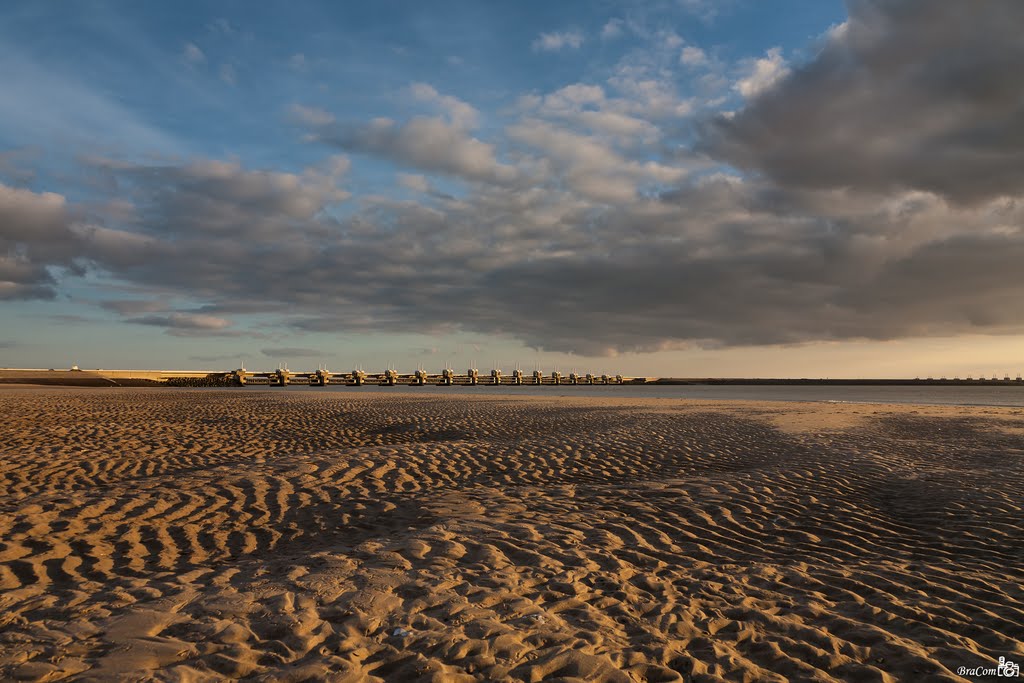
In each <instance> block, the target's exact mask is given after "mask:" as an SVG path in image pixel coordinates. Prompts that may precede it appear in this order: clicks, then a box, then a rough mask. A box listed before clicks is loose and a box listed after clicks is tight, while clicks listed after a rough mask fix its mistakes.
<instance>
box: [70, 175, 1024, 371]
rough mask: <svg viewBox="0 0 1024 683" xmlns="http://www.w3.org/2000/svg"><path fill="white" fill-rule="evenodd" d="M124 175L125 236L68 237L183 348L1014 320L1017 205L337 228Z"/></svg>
mask: <svg viewBox="0 0 1024 683" xmlns="http://www.w3.org/2000/svg"><path fill="white" fill-rule="evenodd" d="M116 175H117V182H118V183H122V184H123V185H124V186H125V187H127V188H129V192H128V196H129V197H131V198H132V199H133V202H134V204H135V206H136V207H137V213H138V215H139V217H138V221H139V226H138V227H137V228H136V230H137V232H132V231H127V230H120V229H118V230H114V229H112V228H103V229H102V230H104V231H106V232H100V229H99V228H95V229H93V230H91V231H83V230H80V229H77V228H76V229H73V230H72V229H69V232H70V234H72V235H76V236H77V237H76V238H77V239H79V240H80V246H81V249H82V251H83V253H87V254H89V259H90V263H92V264H93V266H92V267H96V268H101V269H104V270H106V271H108V272H109V273H111V274H113V275H114V276H116V277H118V278H120V279H122V280H126V281H129V282H131V283H132V285H133V286H134V287H135V288H136V289H137V290H138V288H141V291H144V290H145V288H146V287H150V288H152V290H153V291H154V292H161V295H159V296H153V297H151V299H136V300H129V301H118V302H112V301H106V302H103V303H102V304H101V305H102V306H104V307H105V308H107V309H109V310H113V311H115V312H118V313H121V314H123V315H126V316H133V317H128V318H126V321H127V322H130V323H134V324H141V325H150V326H157V327H162V328H164V329H165V330H167V331H168V333H169V334H173V335H177V336H210V335H215V336H231V335H239V334H242V332H240V331H239V330H240V329H244V328H240V327H238V326H236V325H233V324H232V323H231V320H232V319H237V318H238V316H244V315H249V314H262V315H263V316H268V315H270V316H274V317H275V319H276V321H277V322H276V324H275V326H276V327H277V328H278V329H280V328H282V327H283V328H285V329H286V328H287V327H288V326H293V327H295V328H297V329H303V330H307V331H326V332H343V333H346V334H352V333H381V332H389V331H397V332H420V333H451V332H458V331H468V332H475V333H487V334H496V335H506V336H509V337H512V338H516V339H520V340H523V341H524V342H526V343H527V344H529V345H532V346H535V347H538V348H543V349H549V350H557V351H570V352H576V353H579V354H583V355H604V354H613V353H618V352H624V351H650V350H658V349H664V348H672V347H674V346H679V345H685V344H688V343H698V344H702V345H708V346H717V345H723V344H724V345H730V344H771V343H799V342H804V341H809V340H844V339H863V338H870V339H890V338H895V337H900V336H906V335H911V334H956V333H960V332H965V331H973V332H983V331H1008V330H1010V329H1015V328H1019V327H1020V325H1021V316H1020V311H1019V307H1018V306H1016V305H1015V304H1013V303H1012V302H1013V301H1014V300H1021V298H1022V297H1024V282H1022V281H1021V278H1020V277H1019V276H1018V274H1017V273H1018V271H1019V266H1018V264H1019V262H1020V256H1024V236H1022V235H1021V233H1020V230H1019V229H1018V228H1019V226H1020V225H1021V223H1022V219H1024V203H1021V202H1018V201H1015V200H1007V199H1001V200H993V201H991V202H986V203H983V204H980V205H972V206H960V207H958V206H951V205H949V204H947V203H946V202H945V201H944V200H942V199H941V198H939V197H936V196H935V195H931V194H925V193H910V194H898V195H888V194H877V193H876V194H865V193H859V192H852V191H848V190H813V189H787V188H785V187H782V186H780V185H778V184H776V183H772V182H770V181H767V180H751V179H748V180H741V179H739V178H736V177H728V176H720V177H711V178H705V179H697V180H692V181H690V182H688V183H686V184H684V185H681V186H680V187H678V188H676V190H674V191H673V192H671V193H667V194H665V195H664V196H663V197H661V198H660V199H656V200H637V201H633V202H627V203H623V204H621V205H615V206H609V205H606V204H602V205H595V204H591V203H588V202H587V201H584V200H581V199H580V198H579V197H578V196H576V195H574V194H573V193H571V192H569V191H567V190H563V189H559V188H551V187H535V188H531V189H527V190H511V189H507V188H502V187H484V188H479V189H478V190H477V191H476V192H475V193H474V194H472V195H471V196H469V197H467V198H466V199H463V200H460V201H434V202H432V203H429V204H419V203H414V202H405V201H391V200H383V199H375V200H373V201H368V202H364V204H363V206H362V208H360V209H358V210H356V211H353V212H352V213H351V215H350V216H348V217H346V218H344V219H337V218H332V217H330V216H329V215H328V214H326V213H324V212H323V211H322V210H321V209H322V208H323V207H327V206H329V205H331V204H332V203H334V202H336V201H337V197H339V196H342V195H341V194H339V191H338V190H337V188H336V187H335V186H334V184H332V183H330V182H326V180H325V179H324V178H323V177H318V176H316V175H315V174H311V175H305V174H304V175H303V176H301V177H296V180H294V181H293V180H285V179H278V180H271V179H270V178H269V177H268V176H262V175H259V174H254V173H253V172H251V171H247V170H245V169H242V168H239V167H236V166H231V167H229V168H224V169H221V175H220V177H219V180H218V182H217V183H215V184H214V185H213V186H212V187H210V188H208V189H203V186H202V185H203V184H202V183H198V182H196V178H197V177H198V178H203V177H207V176H208V171H206V170H203V169H202V168H200V167H196V166H192V167H181V168H177V169H166V168H165V169H157V170H156V171H154V172H149V171H147V170H146V169H145V168H144V167H131V168H125V169H122V170H119V171H117V172H116ZM267 183H270V187H273V186H274V184H275V183H283V184H284V185H285V186H288V187H290V188H291V192H292V193H293V194H294V195H296V196H293V197H285V196H284V193H282V194H281V196H280V198H279V199H274V198H273V197H270V198H268V197H266V196H264V197H262V199H261V202H260V203H259V208H258V210H255V209H253V208H252V206H251V205H250V203H249V201H248V199H247V197H248V196H249V193H250V192H255V191H257V190H253V189H251V188H252V186H253V185H255V187H256V188H260V187H262V188H263V189H262V190H259V191H261V192H266V191H267V189H268V186H267ZM236 185H237V186H236ZM182 188H185V189H187V190H188V191H182ZM246 188H249V189H246ZM211 206H215V207H216V208H215V210H214V211H213V212H212V213H213V217H212V218H211V217H208V216H207V215H206V214H205V213H204V211H205V210H208V209H210V207H211ZM169 216H192V217H193V218H194V220H195V223H192V224H189V225H182V226H180V227H176V223H175V222H174V221H172V220H170V219H169V218H168V217H169ZM205 221H214V222H213V223H212V224H209V225H208V224H207V223H206V222H205ZM121 227H125V226H121ZM143 231H145V234H143ZM97 235H101V236H103V235H105V236H104V237H102V239H100V238H97ZM166 292H177V293H179V294H180V295H181V296H182V297H188V298H191V299H193V300H196V301H205V302H206V304H205V305H203V306H201V307H200V306H197V307H193V308H192V309H190V310H187V311H167V310H166V309H164V308H158V305H157V304H156V303H155V302H156V301H158V300H160V298H161V297H162V296H164V293H166ZM260 324H261V327H262V328H264V329H272V328H273V327H274V326H272V327H271V328H267V327H266V324H265V323H262V322H261V323H260ZM250 334H252V333H251V332H250ZM265 351H266V352H268V353H271V354H273V355H278V356H280V355H284V356H287V355H298V354H295V353H281V352H282V351H304V352H305V351H309V352H312V350H310V349H285V348H274V349H271V348H269V347H268V348H267V349H265Z"/></svg>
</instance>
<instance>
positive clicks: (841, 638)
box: [0, 387, 1024, 681]
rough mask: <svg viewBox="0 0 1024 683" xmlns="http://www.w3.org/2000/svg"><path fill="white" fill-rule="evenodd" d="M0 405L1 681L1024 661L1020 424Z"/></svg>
mask: <svg viewBox="0 0 1024 683" xmlns="http://www.w3.org/2000/svg"><path fill="white" fill-rule="evenodd" d="M563 393H571V391H561V390H557V389H553V390H552V397H551V398H550V399H548V398H530V399H528V398H517V397H507V396H502V397H499V396H497V395H496V396H495V397H467V396H462V397H460V396H459V393H458V389H454V390H453V391H452V393H451V398H446V397H440V398H439V397H437V396H436V395H432V396H429V397H417V396H415V395H409V394H407V393H405V394H387V393H382V392H374V391H369V390H358V389H352V390H340V391H330V392H326V391H325V392H322V393H317V392H310V391H302V392H291V391H285V392H281V391H279V390H278V391H274V390H269V391H268V390H258V389H243V390H234V391H186V390H171V389H152V390H139V389H134V390H133V389H72V388H59V389H58V388H42V389H41V388H20V387H7V388H2V389H0V416H2V419H0V495H2V497H0V679H4V680H7V679H11V678H18V679H23V680H58V679H62V678H65V677H72V678H76V679H78V680H97V681H110V680H150V679H152V678H156V679H158V680H191V681H205V680H210V681H214V680H223V679H224V678H226V677H247V676H248V677H252V679H253V680H275V681H277V680H293V681H303V680H324V679H326V680H346V681H347V680H353V681H355V680H381V679H383V680H416V679H422V680H438V681H441V680H444V681H463V680H465V681H471V680H519V679H522V680H528V681H538V680H555V679H560V680H580V681H583V680H585V681H599V680H606V681H633V680H649V681H673V680H686V681H690V680H693V681H716V680H730V681H781V680H786V679H788V680H794V681H804V680H820V681H830V680H863V681H887V680H959V677H958V676H957V675H956V671H957V668H958V667H960V666H970V667H975V666H986V667H988V666H994V662H995V660H996V659H998V657H1000V656H1006V657H1008V658H1009V659H1011V660H1015V661H1017V662H1018V663H1024V645H1022V641H1024V512H1022V507H1024V411H1022V410H1020V409H1010V408H1007V409H995V408H991V409H980V408H975V409H965V408H953V409H951V408H925V407H914V406H903V407H897V406H867V405H859V406H858V405H827V404H778V403H776V404H755V403H720V404H713V403H699V402H693V401H682V400H648V401H644V402H636V401H617V400H613V399H609V400H596V399H574V398H558V397H557V394H563Z"/></svg>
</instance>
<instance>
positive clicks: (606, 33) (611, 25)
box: [601, 19, 623, 40]
mask: <svg viewBox="0 0 1024 683" xmlns="http://www.w3.org/2000/svg"><path fill="white" fill-rule="evenodd" d="M622 26H623V21H622V19H609V20H608V23H606V24H605V25H604V27H603V28H602V29H601V38H602V39H603V40H613V39H615V38H618V37H619V36H621V35H622Z"/></svg>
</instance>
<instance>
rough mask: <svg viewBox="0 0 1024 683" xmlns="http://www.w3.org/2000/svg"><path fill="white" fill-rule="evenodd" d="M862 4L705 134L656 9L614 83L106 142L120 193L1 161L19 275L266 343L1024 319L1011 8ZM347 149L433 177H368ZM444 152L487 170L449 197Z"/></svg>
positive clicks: (787, 339) (455, 173)
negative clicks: (159, 144)
mask: <svg viewBox="0 0 1024 683" xmlns="http://www.w3.org/2000/svg"><path fill="white" fill-rule="evenodd" d="M850 7H851V17H850V20H849V22H848V25H847V28H846V29H844V30H835V31H831V32H829V33H828V35H827V36H826V37H825V38H823V39H822V40H824V41H825V42H824V44H823V45H822V46H821V48H820V50H818V51H816V52H814V53H813V54H812V55H811V56H810V57H809V58H808V61H807V63H805V64H793V65H790V66H789V67H788V68H790V69H791V70H792V72H791V73H790V75H789V76H787V77H785V78H782V79H781V80H778V81H777V82H775V83H774V85H772V86H770V87H767V88H766V89H763V90H761V91H760V93H759V94H757V95H756V96H753V97H751V98H750V99H747V100H746V102H745V103H744V104H743V105H742V107H741V108H740V109H738V110H737V111H736V112H735V115H734V116H733V117H732V118H731V119H730V118H724V117H716V118H714V119H713V120H712V121H710V122H707V123H703V124H702V125H701V126H698V127H697V129H696V130H695V131H691V130H690V129H689V128H688V126H689V124H691V123H692V122H693V121H694V118H693V112H694V108H695V107H697V108H699V107H703V106H706V105H703V104H694V103H693V102H692V98H691V97H689V95H687V96H685V97H684V96H681V95H680V92H681V91H680V90H678V89H677V84H676V83H675V82H674V80H673V79H672V78H670V77H666V76H665V75H664V74H662V73H661V70H662V69H666V68H669V67H671V68H673V69H681V67H680V66H679V59H680V54H681V49H682V48H681V46H678V45H677V46H676V47H674V48H672V49H671V50H670V49H669V47H668V44H669V43H672V42H673V40H672V38H671V35H670V34H669V33H666V32H662V33H657V32H652V34H651V36H650V41H649V42H650V43H651V44H652V45H654V44H655V43H656V44H657V46H656V47H651V48H650V50H648V51H647V52H646V53H645V54H644V55H636V56H635V58H631V59H630V60H626V61H624V62H622V63H620V64H619V65H617V66H616V67H615V69H614V72H613V73H612V74H611V75H610V76H609V78H607V79H606V80H604V81H600V82H588V83H570V84H567V85H566V86H565V87H562V88H554V89H553V90H552V91H551V92H545V93H532V94H529V95H527V96H524V97H523V98H522V99H521V102H520V106H519V107H518V108H516V109H512V110H511V113H510V114H508V116H509V117H510V118H509V120H507V121H503V122H502V123H503V124H504V125H500V126H493V125H492V126H477V127H475V128H470V127H471V126H475V125H477V122H478V117H477V116H476V114H475V112H476V109H475V107H473V105H472V104H470V103H467V102H462V101H461V100H458V99H456V98H453V97H451V96H450V95H445V94H441V93H439V92H438V91H437V90H436V89H435V88H433V87H432V86H426V85H422V84H420V85H414V86H413V87H412V88H411V89H410V90H409V91H406V95H407V97H406V99H407V100H408V99H410V98H413V99H416V102H417V106H427V107H431V108H433V110H436V111H433V112H432V115H431V116H419V117H413V118H411V119H409V120H406V121H396V120H391V119H383V118H382V119H376V120H371V121H368V122H365V123H346V122H338V121H335V120H334V118H333V117H332V116H330V115H329V114H327V113H326V112H318V111H314V110H309V111H303V110H293V111H292V112H291V116H292V117H294V119H295V120H296V121H297V122H298V123H299V124H300V125H301V126H302V127H303V129H304V130H305V131H306V132H308V133H309V135H310V138H309V146H308V147H307V148H306V149H305V150H304V153H305V154H315V153H316V152H317V151H319V152H322V153H323V154H324V158H323V159H321V160H319V161H317V162H315V163H311V165H309V166H308V167H307V168H305V169H303V170H298V171H295V172H290V173H285V172H280V171H277V170H274V169H271V168H255V167H251V166H247V165H243V164H242V163H240V162H237V161H223V160H217V159H204V158H194V159H191V160H189V161H176V160H173V159H172V158H170V157H163V160H161V161H152V160H150V161H147V162H139V161H134V162H132V161H114V160H109V159H97V158H93V159H89V160H87V161H86V162H84V163H85V164H86V166H85V169H84V172H83V173H84V174H87V175H88V176H89V178H90V179H93V180H95V181H96V183H95V185H94V187H96V188H97V189H95V190H94V193H95V194H102V193H104V192H107V193H109V196H108V197H99V198H97V197H90V202H89V203H88V204H87V205H86V204H78V203H76V202H75V201H72V200H71V199H70V197H72V196H73V195H71V194H70V193H69V197H67V198H66V197H64V196H61V195H56V194H53V195H48V194H46V193H40V192H31V191H28V190H21V189H15V188H10V187H6V186H0V240H3V242H2V243H0V254H6V258H7V259H8V262H5V264H4V265H3V266H0V268H5V269H6V270H3V271H2V272H3V273H4V275H2V276H0V281H2V282H3V283H4V284H3V285H2V286H4V287H7V288H8V289H10V287H12V286H13V287H16V288H19V291H17V292H15V293H14V294H13V296H18V297H22V298H24V297H25V296H33V295H35V296H38V295H49V296H55V295H57V294H58V293H60V292H61V291H62V288H63V286H64V285H63V284H62V283H63V282H66V281H68V280H70V279H71V278H72V277H74V275H72V273H81V272H85V271H86V270H89V271H93V270H95V271H98V272H100V273H101V274H102V276H103V278H105V280H106V281H107V282H109V283H113V284H116V285H118V286H121V287H122V289H121V290H120V291H125V292H129V294H125V295H123V296H124V297H131V300H132V301H137V302H138V303H130V304H129V303H118V304H114V303H111V300H112V299H115V298H118V299H121V298H122V297H121V295H111V294H104V295H102V300H103V303H101V304H100V305H103V306H104V307H105V308H106V309H107V310H113V311H114V312H116V313H119V314H122V315H125V316H128V319H129V320H131V321H132V322H134V323H137V324H141V325H151V326H156V327H157V328H163V329H166V330H168V332H169V333H170V334H175V335H221V336H227V335H235V336H241V335H243V334H244V335H245V336H255V333H254V332H251V331H250V330H254V329H256V324H257V323H258V325H259V329H260V330H263V331H264V332H266V333H270V332H273V333H274V336H273V337H270V338H268V340H267V341H265V342H263V343H264V344H272V345H276V344H280V343H281V342H280V341H279V340H280V339H283V338H285V337H283V336H281V335H282V332H293V331H295V330H308V331H321V332H337V331H342V332H344V333H346V334H353V335H354V334H362V333H368V334H387V333H391V332H395V333H416V334H422V335H429V334H439V335H441V334H443V335H446V336H447V335H459V336H462V335H466V336H467V337H469V336H470V335H472V338H477V339H479V338H480V337H478V336H477V335H489V338H492V339H493V338H506V339H516V340H519V341H521V342H523V343H526V344H528V345H531V346H534V347H537V348H539V349H547V350H552V351H561V352H575V353H579V354H584V355H600V354H609V355H611V354H616V353H625V352H631V351H653V350H661V349H671V348H681V347H684V346H687V345H695V344H696V345H704V346H709V347H714V346H723V345H761V344H797V343H803V342H809V341H819V340H854V339H896V338H900V337H907V336H920V335H955V334H963V333H991V334H999V333H1021V332H1024V318H1022V317H1021V314H1020V306H1019V303H1018V302H1019V301H1021V300H1022V298H1024V280H1022V279H1021V278H1020V275H1019V271H1020V265H1019V264H1020V263H1021V261H1022V258H1024V228H1022V226H1024V187H1022V184H1021V183H1022V171H1021V170H1020V169H1021V168H1024V166H1022V165H1021V164H1020V163H1019V162H1020V160H1021V158H1020V157H1021V145H1019V144H1018V142H1020V140H1019V138H1020V135H1019V130H1018V129H1017V128H1015V127H1014V126H1013V125H1012V124H1013V122H1014V121H1016V120H1019V119H1015V118H1014V116H1017V115H1018V113H1019V111H1020V108H1021V106H1022V105H1021V102H1022V101H1024V100H1022V98H1021V88H1022V87H1024V86H1022V84H1021V83H1020V80H1019V78H1016V77H1015V76H1013V75H1012V74H1015V72H1014V70H1013V69H1012V68H1011V67H1009V66H1006V65H1004V64H1003V60H1006V61H1010V62H1014V63H1017V62H1024V59H1015V57H1017V56H1018V55H1020V53H1019V52H1018V50H1024V48H1019V47H1018V46H1017V42H1018V41H1016V40H1015V38H1016V36H1013V38H1014V40H1011V36H1010V33H1012V31H1010V30H1009V29H1006V28H1005V27H1006V26H1014V25H1019V24H1020V22H1017V23H1016V24H1014V22H1013V21H1012V20H1013V19H1014V18H1016V12H1017V10H1016V9H1014V8H1015V7H1016V5H1005V4H1000V3H995V2H993V3H986V4H984V5H980V4H977V5H972V7H973V8H974V9H973V11H972V12H970V16H971V17H972V20H973V21H974V22H975V23H973V24H971V23H969V22H967V21H966V20H965V17H966V16H967V14H966V13H967V12H968V11H967V10H961V9H959V8H960V5H956V4H953V3H949V4H946V3H941V2H936V3H935V4H931V3H929V4H928V5H927V6H926V5H923V4H917V3H915V2H910V1H909V0H907V1H905V2H902V3H885V4H882V3H867V2H853V3H851V5H850ZM925 7H928V8H934V9H935V11H934V12H933V11H928V12H925V11H923V8H925ZM979 8H980V9H979ZM968 26H970V27H981V28H983V29H985V30H986V31H987V36H986V38H985V39H984V41H983V40H982V39H981V38H976V37H974V36H973V28H972V30H970V31H968V30H967V29H966V28H965V27H968ZM982 42H984V43H985V45H981V43H982ZM988 43H991V46H989V45H988ZM950 45H952V46H954V47H957V48H958V49H957V50H950V49H949V46H950ZM959 48H970V50H972V51H973V52H969V53H970V54H973V55H974V56H975V61H973V62H968V61H965V58H964V54H965V52H964V50H963V49H959ZM794 54H797V53H794ZM779 56H780V57H781V53H779ZM1020 56H1021V57H1024V55H1020ZM771 58H772V55H771V53H769V54H768V56H767V57H766V59H769V61H770V60H771ZM712 61H713V60H712ZM749 66H750V67H751V72H750V74H745V75H752V74H753V72H754V71H755V69H754V68H753V67H754V65H753V64H751V65H749ZM718 67H719V65H718V64H717V62H715V63H713V64H712V65H711V66H710V67H709V68H707V69H702V71H701V74H702V75H703V74H704V73H705V72H707V71H715V70H716V69H717V68H718ZM672 73H675V72H672ZM725 73H727V72H725ZM730 86H731V84H730V83H727V84H726V85H725V86H724V88H725V89H726V90H728V88H729V87H730ZM752 87H753V86H752ZM755 89H756V88H755ZM447 98H451V99H447ZM737 99H738V98H737ZM463 105H464V106H463ZM698 110H699V109H698ZM501 115H504V114H501ZM471 131H472V132H471ZM694 136H697V142H698V143H699V144H698V145H697V148H696V149H694V148H693V147H692V146H691V144H692V141H693V139H694ZM339 149H341V150H345V151H346V152H351V153H358V154H362V155H368V156H372V157H375V158H377V159H384V160H389V161H391V162H393V163H394V164H395V165H397V166H398V167H399V168H392V169H385V170H383V171H382V173H383V175H380V172H378V176H376V177H378V178H383V180H384V185H385V186H387V185H388V183H389V182H390V181H391V179H392V178H393V177H395V178H396V179H397V182H398V183H399V184H401V185H403V186H404V187H406V188H410V189H413V190H415V191H416V192H421V193H422V194H413V193H410V192H405V191H398V192H395V193H394V196H387V195H384V194H362V195H360V196H359V197H357V198H356V201H348V200H349V194H348V192H349V191H348V189H347V188H346V187H344V183H345V182H346V179H347V178H348V172H349V160H348V157H347V156H344V155H341V156H328V155H330V154H331V153H332V152H337V151H338V150H339ZM499 150H500V156H499ZM392 173H394V174H396V175H395V176H392V175H391V174H392ZM432 174H447V175H448V176H449V177H453V178H457V179H462V180H466V181H468V182H466V183H462V184H460V185H459V190H458V193H457V194H458V196H457V197H451V196H442V195H440V194H438V193H436V192H434V191H432V190H431V187H430V180H429V179H430V178H432V177H436V176H433V175H432ZM388 189H390V188H388ZM381 192H383V190H381ZM112 198H116V199H117V200H118V201H117V202H111V201H102V200H103V199H112ZM341 202H347V203H345V204H344V205H342V206H339V204H340V203H341ZM33 288H34V289H33ZM83 290H84V291H83V293H82V295H83V296H85V295H87V292H89V291H92V290H91V289H90V288H83ZM76 296H77V293H76ZM164 299H166V300H167V301H168V302H175V303H176V309H170V308H159V309H157V308H156V304H155V303H152V302H158V301H162V300H164ZM146 302H150V303H146ZM178 302H193V303H192V304H191V305H189V304H180V305H178ZM133 309H134V310H133ZM150 309H152V310H150ZM200 316H202V317H200ZM250 316H251V317H252V318H254V319H255V321H257V322H254V323H253V324H252V325H247V320H248V319H250ZM229 321H235V322H234V323H233V324H232V323H231V322H229ZM268 348H270V347H268ZM276 350H277V351H281V350H282V349H276Z"/></svg>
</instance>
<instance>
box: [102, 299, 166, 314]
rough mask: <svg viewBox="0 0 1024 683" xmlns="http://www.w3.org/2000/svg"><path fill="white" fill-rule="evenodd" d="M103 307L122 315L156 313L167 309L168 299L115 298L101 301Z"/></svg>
mask: <svg viewBox="0 0 1024 683" xmlns="http://www.w3.org/2000/svg"><path fill="white" fill-rule="evenodd" d="M99 305H100V307H101V308H104V309H106V310H108V311H113V312H114V313H118V314H120V315H138V314H140V313H155V312H157V311H166V310H167V308H168V305H167V302H166V301H152V300H149V299H114V300H108V301H101V302H99Z"/></svg>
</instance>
